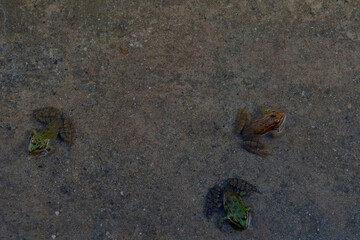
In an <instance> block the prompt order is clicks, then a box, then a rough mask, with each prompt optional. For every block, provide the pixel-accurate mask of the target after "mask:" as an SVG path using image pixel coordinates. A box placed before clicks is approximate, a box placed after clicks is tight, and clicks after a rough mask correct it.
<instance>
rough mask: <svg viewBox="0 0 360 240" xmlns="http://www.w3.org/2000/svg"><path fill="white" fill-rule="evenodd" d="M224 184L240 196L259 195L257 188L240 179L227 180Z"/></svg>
mask: <svg viewBox="0 0 360 240" xmlns="http://www.w3.org/2000/svg"><path fill="white" fill-rule="evenodd" d="M226 183H227V184H228V186H229V187H230V189H232V190H233V191H235V192H236V193H238V194H239V195H240V196H242V197H243V196H250V195H251V194H252V193H260V194H261V192H260V191H259V190H258V188H257V187H256V186H255V185H252V184H251V183H249V182H247V181H245V180H243V179H241V178H228V179H227V180H226Z"/></svg>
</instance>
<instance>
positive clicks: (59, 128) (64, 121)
mask: <svg viewBox="0 0 360 240" xmlns="http://www.w3.org/2000/svg"><path fill="white" fill-rule="evenodd" d="M33 116H34V118H35V119H37V120H38V121H40V122H42V123H45V124H47V125H46V126H45V127H44V128H43V129H42V130H40V131H37V130H36V129H32V130H31V134H32V137H31V140H30V143H29V148H28V150H29V153H30V154H31V155H38V154H41V153H44V154H45V155H46V154H48V153H52V152H54V151H55V147H53V146H51V145H50V143H52V142H53V141H55V139H56V137H57V136H58V135H60V137H61V138H62V139H63V140H64V141H66V142H69V143H72V135H73V127H72V122H71V120H70V119H69V118H68V117H64V115H63V114H62V113H61V112H60V110H59V109H57V108H54V107H43V108H39V109H36V110H34V111H33Z"/></svg>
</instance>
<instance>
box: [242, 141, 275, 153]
mask: <svg viewBox="0 0 360 240" xmlns="http://www.w3.org/2000/svg"><path fill="white" fill-rule="evenodd" d="M244 148H245V149H246V150H247V151H249V152H251V153H255V154H257V155H259V156H261V157H266V156H269V155H271V153H270V152H269V151H267V150H266V149H265V143H264V142H263V141H261V140H251V141H244Z"/></svg>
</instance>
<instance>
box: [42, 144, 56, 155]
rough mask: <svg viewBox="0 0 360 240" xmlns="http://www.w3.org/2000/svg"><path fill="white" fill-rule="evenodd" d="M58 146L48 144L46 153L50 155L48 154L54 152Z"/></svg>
mask: <svg viewBox="0 0 360 240" xmlns="http://www.w3.org/2000/svg"><path fill="white" fill-rule="evenodd" d="M55 150H56V148H55V147H53V146H50V145H49V144H48V145H47V147H46V149H45V151H44V155H45V156H46V155H48V154H53V153H54V152H55Z"/></svg>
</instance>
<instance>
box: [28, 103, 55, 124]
mask: <svg viewBox="0 0 360 240" xmlns="http://www.w3.org/2000/svg"><path fill="white" fill-rule="evenodd" d="M60 114H61V112H60V110H59V109H57V108H54V107H43V108H38V109H35V110H34V111H33V116H34V118H36V119H37V120H39V121H40V122H42V123H50V122H51V121H52V120H53V119H54V118H59V117H60Z"/></svg>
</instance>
